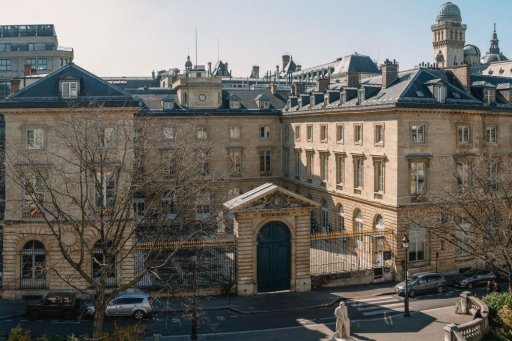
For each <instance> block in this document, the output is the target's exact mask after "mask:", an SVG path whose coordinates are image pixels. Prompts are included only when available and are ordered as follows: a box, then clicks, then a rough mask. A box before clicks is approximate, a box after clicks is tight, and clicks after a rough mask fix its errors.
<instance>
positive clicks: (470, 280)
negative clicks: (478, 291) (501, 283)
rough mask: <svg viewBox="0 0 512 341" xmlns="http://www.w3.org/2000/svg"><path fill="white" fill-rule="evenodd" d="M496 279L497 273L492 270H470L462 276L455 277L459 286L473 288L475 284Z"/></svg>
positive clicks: (456, 284)
mask: <svg viewBox="0 0 512 341" xmlns="http://www.w3.org/2000/svg"><path fill="white" fill-rule="evenodd" d="M493 279H496V274H495V273H494V271H492V270H478V269H474V270H468V271H466V272H464V273H463V274H462V276H460V277H457V278H456V279H455V283H454V284H455V286H457V287H459V288H468V289H471V288H473V287H474V286H477V285H482V284H485V283H487V281H491V280H493Z"/></svg>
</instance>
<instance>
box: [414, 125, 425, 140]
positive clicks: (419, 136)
mask: <svg viewBox="0 0 512 341" xmlns="http://www.w3.org/2000/svg"><path fill="white" fill-rule="evenodd" d="M425 132H426V128H425V125H424V124H417V123H414V124H412V125H411V140H412V143H425V141H426V138H425V135H426V134H425Z"/></svg>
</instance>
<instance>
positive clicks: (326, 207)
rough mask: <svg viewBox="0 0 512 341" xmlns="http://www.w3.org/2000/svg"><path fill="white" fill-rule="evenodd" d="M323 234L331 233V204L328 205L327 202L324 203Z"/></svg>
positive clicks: (322, 208)
mask: <svg viewBox="0 0 512 341" xmlns="http://www.w3.org/2000/svg"><path fill="white" fill-rule="evenodd" d="M321 210H322V215H321V218H322V233H327V232H329V204H328V203H327V200H324V201H323V202H322V207H321Z"/></svg>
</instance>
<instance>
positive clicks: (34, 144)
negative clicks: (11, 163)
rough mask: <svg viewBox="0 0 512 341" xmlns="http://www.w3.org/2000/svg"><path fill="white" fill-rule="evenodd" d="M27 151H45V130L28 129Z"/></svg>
mask: <svg viewBox="0 0 512 341" xmlns="http://www.w3.org/2000/svg"><path fill="white" fill-rule="evenodd" d="M26 138H27V140H26V146H27V149H43V148H44V129H42V128H30V129H27V136H26Z"/></svg>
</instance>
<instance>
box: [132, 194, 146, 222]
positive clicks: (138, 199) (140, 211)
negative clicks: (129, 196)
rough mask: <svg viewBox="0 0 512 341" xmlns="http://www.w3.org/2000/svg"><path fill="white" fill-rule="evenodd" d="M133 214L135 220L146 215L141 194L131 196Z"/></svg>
mask: <svg viewBox="0 0 512 341" xmlns="http://www.w3.org/2000/svg"><path fill="white" fill-rule="evenodd" d="M133 212H134V214H135V217H136V218H142V217H144V216H145V215H146V198H145V197H144V194H142V193H135V195H134V196H133Z"/></svg>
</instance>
